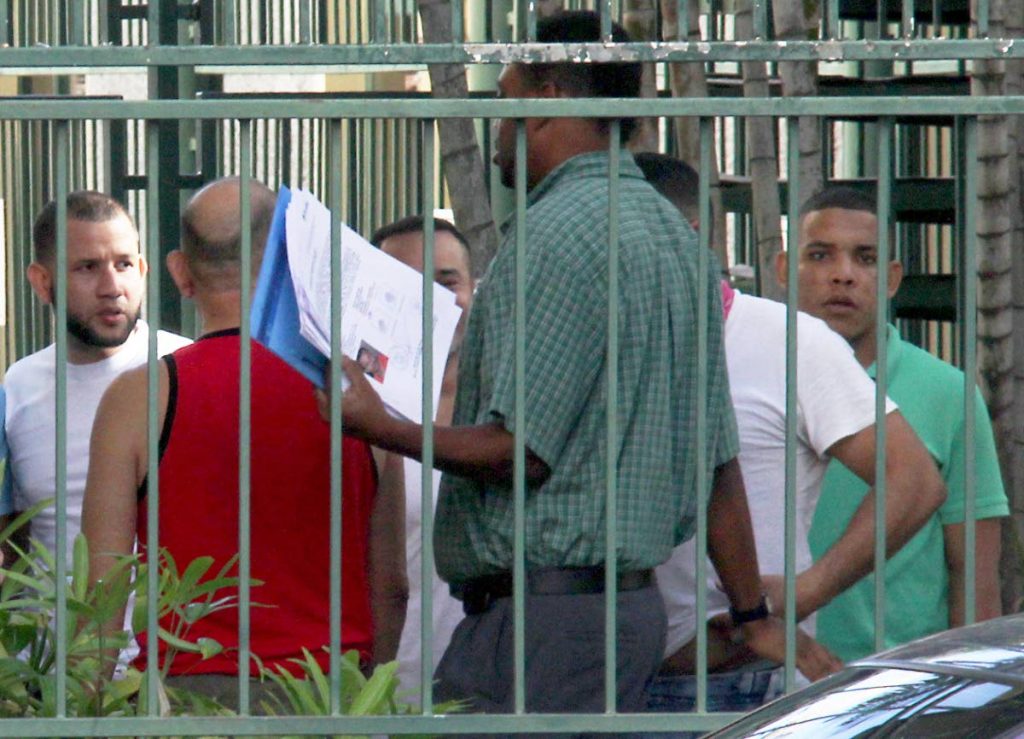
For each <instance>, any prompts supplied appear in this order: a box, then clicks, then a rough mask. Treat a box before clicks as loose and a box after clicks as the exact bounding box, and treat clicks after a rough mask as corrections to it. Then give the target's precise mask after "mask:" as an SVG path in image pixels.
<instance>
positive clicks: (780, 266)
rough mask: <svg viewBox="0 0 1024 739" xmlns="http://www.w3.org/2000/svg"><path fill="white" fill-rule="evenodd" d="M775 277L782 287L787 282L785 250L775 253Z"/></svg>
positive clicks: (787, 270) (787, 259)
mask: <svg viewBox="0 0 1024 739" xmlns="http://www.w3.org/2000/svg"><path fill="white" fill-rule="evenodd" d="M775 279H776V280H778V281H779V284H780V285H782V287H786V285H787V284H789V256H788V253H787V252H784V251H780V252H779V253H778V254H776V255H775Z"/></svg>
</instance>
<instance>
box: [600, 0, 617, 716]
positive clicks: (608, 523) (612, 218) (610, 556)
mask: <svg viewBox="0 0 1024 739" xmlns="http://www.w3.org/2000/svg"><path fill="white" fill-rule="evenodd" d="M606 8H607V9H608V10H610V9H611V5H610V3H608V4H607V5H606ZM606 18H607V19H608V21H607V22H608V32H609V36H610V34H611V19H610V16H609V14H607V13H605V14H602V16H601V22H602V24H604V22H605V19H606ZM621 125H622V124H621V123H620V122H619V121H618V120H614V121H612V122H611V126H610V131H609V142H608V364H607V368H608V379H607V382H608V394H607V396H606V400H607V405H606V411H605V416H606V419H607V427H606V429H605V434H606V435H605V504H604V505H605V515H604V522H605V555H604V562H605V566H604V593H605V600H604V605H605V608H604V691H605V692H604V697H605V712H606V713H615V710H616V703H615V697H616V689H615V686H616V680H615V668H616V665H617V663H618V660H617V659H616V639H615V636H616V634H617V628H616V623H617V615H616V605H617V603H616V599H617V596H618V587H617V575H618V556H617V552H618V540H617V536H616V524H617V522H618V518H619V516H618V510H619V505H618V476H619V470H618V454H617V450H618V448H619V424H618V409H619V397H618V393H619V169H620V159H619V157H620V152H621V150H622V144H621V142H620V141H619V132H620V128H621Z"/></svg>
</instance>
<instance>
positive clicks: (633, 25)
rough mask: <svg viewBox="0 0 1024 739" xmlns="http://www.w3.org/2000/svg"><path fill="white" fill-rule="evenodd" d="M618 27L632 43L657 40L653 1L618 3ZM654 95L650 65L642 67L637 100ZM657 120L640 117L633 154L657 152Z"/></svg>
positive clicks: (656, 4) (656, 19)
mask: <svg viewBox="0 0 1024 739" xmlns="http://www.w3.org/2000/svg"><path fill="white" fill-rule="evenodd" d="M622 25H623V27H624V28H625V29H626V32H627V33H629V35H630V38H632V39H633V40H634V41H657V40H658V3H657V0H624V2H623V4H622ZM657 96H658V81H657V79H656V78H655V69H654V65H653V64H644V76H643V80H642V81H641V86H640V97H645V98H654V97H657ZM658 143H659V142H658V119H657V118H641V119H640V125H639V126H637V130H636V132H635V133H634V134H633V139H632V141H631V142H630V148H631V149H632V150H633V151H657V150H658Z"/></svg>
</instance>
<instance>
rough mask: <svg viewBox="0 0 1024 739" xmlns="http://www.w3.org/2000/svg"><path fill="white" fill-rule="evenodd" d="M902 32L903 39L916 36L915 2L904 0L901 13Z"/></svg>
mask: <svg viewBox="0 0 1024 739" xmlns="http://www.w3.org/2000/svg"><path fill="white" fill-rule="evenodd" d="M901 16H902V17H901V23H900V30H901V31H902V32H903V38H911V37H913V35H914V0H903V8H902V13H901Z"/></svg>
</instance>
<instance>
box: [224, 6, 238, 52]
mask: <svg viewBox="0 0 1024 739" xmlns="http://www.w3.org/2000/svg"><path fill="white" fill-rule="evenodd" d="M223 2H224V4H223V5H222V6H221V12H222V13H223V14H224V15H223V17H224V23H223V25H222V28H223V29H224V35H223V38H222V39H221V43H222V44H228V45H235V44H237V43H238V24H237V21H236V16H237V13H238V9H237V8H236V7H235V0H223Z"/></svg>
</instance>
